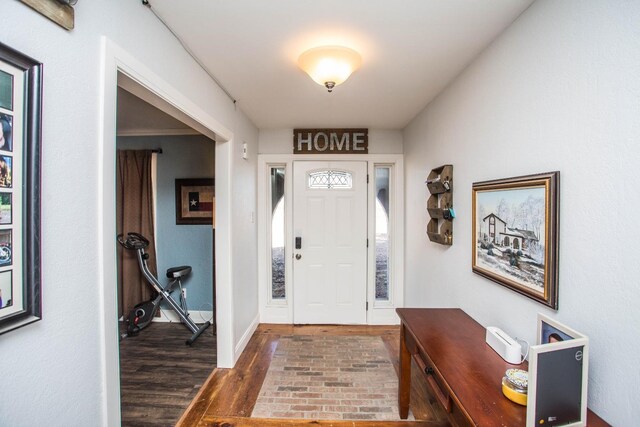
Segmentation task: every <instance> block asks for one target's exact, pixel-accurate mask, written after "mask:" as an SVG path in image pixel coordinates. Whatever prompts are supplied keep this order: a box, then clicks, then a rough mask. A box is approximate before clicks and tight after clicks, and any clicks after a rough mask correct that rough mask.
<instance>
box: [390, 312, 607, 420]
mask: <svg viewBox="0 0 640 427" xmlns="http://www.w3.org/2000/svg"><path fill="white" fill-rule="evenodd" d="M396 312H397V313H398V316H400V320H401V322H402V324H401V327H400V385H399V388H398V405H399V409H400V418H402V419H406V418H407V416H408V414H409V400H410V392H411V357H413V359H414V360H415V362H416V364H417V365H418V366H419V367H420V369H421V370H422V371H423V372H424V374H425V377H426V380H427V383H428V384H429V387H430V388H431V391H432V392H433V394H434V396H435V397H436V399H437V400H438V402H439V403H440V405H441V406H442V407H443V409H444V410H445V412H447V413H448V416H449V421H450V422H451V423H452V424H453V425H454V426H467V425H472V426H473V425H477V426H497V425H499V426H505V427H508V426H518V427H522V426H524V425H525V424H526V407H524V406H520V405H518V404H516V403H513V402H511V401H510V400H508V399H507V398H506V397H504V395H503V394H502V377H503V376H504V373H505V371H506V370H507V369H509V368H514V367H518V368H521V369H525V370H526V369H527V363H526V362H525V363H524V364H522V365H519V366H514V365H511V364H509V363H507V362H505V361H504V360H503V359H502V358H501V357H500V356H498V354H496V353H495V352H494V351H493V349H492V348H491V347H489V346H488V345H487V344H486V343H485V328H483V327H482V326H481V325H480V324H479V323H477V322H476V321H475V320H473V319H472V318H471V317H469V315H467V314H466V313H465V312H464V311H462V310H460V309H449V308H446V309H444V308H398V309H396ZM587 422H588V425H589V426H591V427H597V426H606V425H608V424H607V423H605V422H604V421H603V420H602V419H601V418H599V417H598V416H597V415H595V414H594V413H593V412H591V411H589V413H588V416H587Z"/></svg>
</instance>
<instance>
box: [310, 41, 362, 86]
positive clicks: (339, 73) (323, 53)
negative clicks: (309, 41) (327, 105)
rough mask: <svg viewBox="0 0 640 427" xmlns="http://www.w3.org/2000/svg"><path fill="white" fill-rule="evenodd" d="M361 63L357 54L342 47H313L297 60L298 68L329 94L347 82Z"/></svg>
mask: <svg viewBox="0 0 640 427" xmlns="http://www.w3.org/2000/svg"><path fill="white" fill-rule="evenodd" d="M361 63H362V58H361V57H360V54H359V53H358V52H356V51H355V50H353V49H349V48H347V47H342V46H322V47H314V48H313V49H309V50H307V51H306V52H304V53H303V54H302V55H300V57H299V58H298V66H299V67H300V68H302V69H303V70H304V72H305V73H307V74H309V77H311V78H312V79H313V81H315V82H316V83H318V84H319V85H322V86H324V87H326V88H327V90H328V91H329V92H331V91H332V90H333V88H334V87H336V86H338V85H339V84H340V83H343V82H344V81H345V80H347V79H348V78H349V76H350V75H351V73H353V72H354V71H355V70H357V69H358V67H360V64H361Z"/></svg>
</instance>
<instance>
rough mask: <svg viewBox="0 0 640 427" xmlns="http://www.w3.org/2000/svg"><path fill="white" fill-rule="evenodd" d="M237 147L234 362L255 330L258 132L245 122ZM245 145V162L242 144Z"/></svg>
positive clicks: (233, 195) (234, 158)
mask: <svg viewBox="0 0 640 427" xmlns="http://www.w3.org/2000/svg"><path fill="white" fill-rule="evenodd" d="M236 140H237V144H236V145H235V146H234V147H233V150H232V152H231V159H232V168H233V182H232V192H231V199H232V201H233V205H232V206H233V216H232V218H231V224H232V227H231V233H232V234H231V245H232V248H233V259H234V263H233V270H232V273H233V278H234V286H233V305H234V316H233V317H234V321H235V331H234V343H235V345H236V347H237V348H236V349H235V357H236V360H237V358H238V357H239V356H240V353H241V352H242V350H243V349H244V345H246V343H247V341H248V339H249V338H251V333H253V330H254V329H255V327H257V326H258V325H257V321H258V317H259V312H258V311H259V310H258V224H257V219H256V218H257V214H256V209H257V207H258V204H257V193H256V188H257V179H258V178H257V169H258V131H257V129H256V128H254V127H253V126H252V125H251V124H250V123H249V121H248V120H247V119H246V118H242V119H241V120H240V121H239V123H238V132H236ZM243 142H247V145H248V147H247V159H246V160H245V159H243V158H242V143H243Z"/></svg>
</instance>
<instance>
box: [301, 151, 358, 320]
mask: <svg viewBox="0 0 640 427" xmlns="http://www.w3.org/2000/svg"><path fill="white" fill-rule="evenodd" d="M293 180H294V181H293V187H294V192H293V231H294V235H293V237H294V242H293V243H294V245H293V254H294V259H293V317H294V323H298V324H305V323H307V324H308V323H317V324H364V323H366V322H367V312H366V300H367V299H366V298H367V163H366V162H341V161H334V162H315V161H295V162H294V163H293Z"/></svg>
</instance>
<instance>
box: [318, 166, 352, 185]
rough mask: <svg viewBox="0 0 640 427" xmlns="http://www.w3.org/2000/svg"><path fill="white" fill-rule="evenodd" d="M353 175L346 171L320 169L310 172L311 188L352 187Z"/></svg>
mask: <svg viewBox="0 0 640 427" xmlns="http://www.w3.org/2000/svg"><path fill="white" fill-rule="evenodd" d="M352 186H353V180H352V175H351V174H350V173H349V172H344V171H333V170H326V171H319V172H311V173H310V174H309V188H323V189H328V188H351V187H352Z"/></svg>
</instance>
